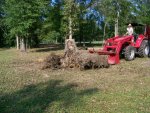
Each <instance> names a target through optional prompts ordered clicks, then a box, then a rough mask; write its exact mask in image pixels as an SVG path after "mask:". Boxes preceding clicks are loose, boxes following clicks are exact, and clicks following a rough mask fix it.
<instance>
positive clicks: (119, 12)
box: [0, 0, 150, 45]
mask: <svg viewBox="0 0 150 113" xmlns="http://www.w3.org/2000/svg"><path fill="white" fill-rule="evenodd" d="M149 7H150V3H149V0H1V1H0V36H1V39H0V45H4V44H7V45H12V44H15V41H16V39H15V36H16V35H17V36H18V37H20V38H25V39H28V43H29V44H30V45H38V44H39V43H59V42H64V39H65V38H69V37H70V36H71V37H72V38H75V40H76V41H79V42H84V41H89V42H91V41H95V40H102V39H103V38H104V37H105V38H108V37H110V36H113V35H114V27H115V24H116V22H117V21H116V20H118V25H119V26H118V28H119V34H123V33H125V31H126V24H127V23H130V22H138V23H143V24H150V15H149V14H150V9H149Z"/></svg>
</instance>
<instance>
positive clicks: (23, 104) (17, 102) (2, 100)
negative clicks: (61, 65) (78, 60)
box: [0, 80, 98, 113]
mask: <svg viewBox="0 0 150 113" xmlns="http://www.w3.org/2000/svg"><path fill="white" fill-rule="evenodd" d="M62 82H63V81H61V80H51V81H48V82H46V83H40V84H37V85H29V86H26V87H24V88H23V89H21V90H19V91H17V92H14V93H12V94H3V95H2V96H1V97H0V113H43V112H45V110H46V109H49V110H50V109H51V107H52V105H53V107H54V106H55V105H54V103H57V102H58V103H59V104H60V105H59V104H56V105H57V106H58V108H53V110H52V109H51V110H52V111H49V112H56V111H57V110H58V111H59V110H61V111H62V109H63V108H64V110H65V108H68V107H69V106H70V105H72V104H74V103H76V102H79V103H83V102H82V97H83V96H84V95H92V94H94V93H95V92H97V91H98V89H96V88H94V89H87V90H81V91H76V90H75V89H74V88H75V87H78V85H77V84H67V85H61V83H62ZM55 110H56V111H55ZM63 112H65V111H63Z"/></svg>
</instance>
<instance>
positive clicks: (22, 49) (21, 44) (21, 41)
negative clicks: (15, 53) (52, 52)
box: [20, 37, 26, 52]
mask: <svg viewBox="0 0 150 113" xmlns="http://www.w3.org/2000/svg"><path fill="white" fill-rule="evenodd" d="M20 51H21V52H26V44H25V39H24V38H22V37H21V39H20Z"/></svg>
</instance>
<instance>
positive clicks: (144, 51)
mask: <svg viewBox="0 0 150 113" xmlns="http://www.w3.org/2000/svg"><path fill="white" fill-rule="evenodd" d="M149 51H150V48H149V46H148V42H147V40H143V42H142V43H141V46H140V48H139V50H138V54H139V56H140V57H148V53H149Z"/></svg>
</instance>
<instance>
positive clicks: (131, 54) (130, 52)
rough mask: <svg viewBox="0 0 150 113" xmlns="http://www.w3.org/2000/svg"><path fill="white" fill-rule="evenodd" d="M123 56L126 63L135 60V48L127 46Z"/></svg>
mask: <svg viewBox="0 0 150 113" xmlns="http://www.w3.org/2000/svg"><path fill="white" fill-rule="evenodd" d="M124 56H125V60H127V61H131V60H134V58H135V48H134V47H132V46H127V47H126V48H125V53H124Z"/></svg>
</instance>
